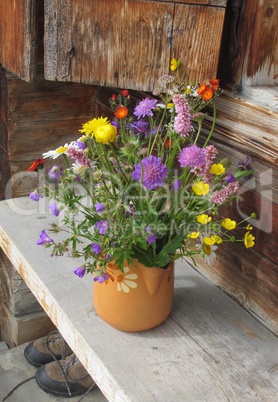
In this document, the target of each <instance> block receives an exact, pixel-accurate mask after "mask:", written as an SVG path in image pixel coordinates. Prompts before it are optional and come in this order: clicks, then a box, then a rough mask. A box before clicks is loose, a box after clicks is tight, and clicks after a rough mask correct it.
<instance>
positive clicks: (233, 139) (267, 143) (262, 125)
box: [215, 92, 278, 165]
mask: <svg viewBox="0 0 278 402" xmlns="http://www.w3.org/2000/svg"><path fill="white" fill-rule="evenodd" d="M216 105H217V127H216V130H215V133H216V135H217V136H218V137H219V138H220V139H221V140H222V141H225V142H226V144H228V145H230V144H231V145H232V144H236V145H237V146H238V148H239V149H241V151H242V153H246V155H249V156H251V157H252V156H254V157H255V158H256V157H257V155H259V157H260V160H261V161H262V162H266V163H270V164H272V165H276V164H277V161H278V159H277V158H278V155H277V149H278V138H277V123H278V114H277V112H275V111H272V110H268V108H267V106H265V107H262V106H258V105H256V104H254V103H252V102H251V101H249V102H248V99H247V98H244V97H242V96H239V97H237V95H231V94H229V93H228V92H226V93H225V94H224V95H222V96H220V97H219V98H218V99H217V100H216Z"/></svg>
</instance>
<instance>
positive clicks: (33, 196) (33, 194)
mask: <svg viewBox="0 0 278 402" xmlns="http://www.w3.org/2000/svg"><path fill="white" fill-rule="evenodd" d="M43 197H44V195H43V194H40V193H36V192H35V191H32V192H31V193H30V198H31V200H33V201H39V199H40V198H43Z"/></svg>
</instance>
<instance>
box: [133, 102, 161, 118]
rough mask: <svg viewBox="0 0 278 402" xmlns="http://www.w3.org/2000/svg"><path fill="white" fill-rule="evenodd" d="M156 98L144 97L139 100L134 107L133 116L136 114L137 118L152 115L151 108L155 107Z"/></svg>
mask: <svg viewBox="0 0 278 402" xmlns="http://www.w3.org/2000/svg"><path fill="white" fill-rule="evenodd" d="M156 105H157V100H156V99H151V98H146V99H143V100H141V101H140V102H139V103H138V104H137V106H136V107H135V109H134V112H133V114H134V116H137V117H138V119H140V118H141V117H145V116H153V112H152V111H153V110H154V109H155V108H156Z"/></svg>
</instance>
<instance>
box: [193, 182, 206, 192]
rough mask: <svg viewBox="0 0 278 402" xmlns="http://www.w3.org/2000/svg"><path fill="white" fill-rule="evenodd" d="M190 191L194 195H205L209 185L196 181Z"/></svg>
mask: <svg viewBox="0 0 278 402" xmlns="http://www.w3.org/2000/svg"><path fill="white" fill-rule="evenodd" d="M192 190H193V191H194V193H195V194H196V195H205V194H207V193H208V192H209V185H208V184H207V183H202V182H201V181H197V183H194V184H193V186H192Z"/></svg>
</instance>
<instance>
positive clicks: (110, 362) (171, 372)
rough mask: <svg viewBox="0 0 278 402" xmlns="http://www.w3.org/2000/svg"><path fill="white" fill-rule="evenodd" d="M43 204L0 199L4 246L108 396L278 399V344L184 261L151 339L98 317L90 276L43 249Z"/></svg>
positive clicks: (116, 398)
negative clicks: (171, 297)
mask: <svg viewBox="0 0 278 402" xmlns="http://www.w3.org/2000/svg"><path fill="white" fill-rule="evenodd" d="M36 208H38V204H35V207H34V204H31V201H30V200H28V199H26V198H23V199H16V200H9V201H5V202H3V201H2V202H1V203H0V216H1V228H0V232H1V233H0V234H1V236H0V245H1V247H3V249H4V251H5V252H6V253H7V255H8V256H9V258H10V259H11V260H12V262H13V264H14V265H15V267H16V269H17V270H18V272H19V273H20V274H21V275H22V277H23V278H24V280H25V281H26V283H27V285H28V286H29V287H30V288H31V289H32V291H33V292H34V294H35V295H36V297H37V298H38V300H39V301H40V303H41V304H42V306H43V307H44V309H45V310H46V311H47V313H48V315H49V316H50V317H51V319H52V320H53V322H54V323H55V325H57V326H58V329H59V330H60V331H61V333H62V335H63V336H64V338H65V339H66V341H67V342H68V343H69V345H70V346H71V348H72V349H73V350H74V351H75V353H76V354H77V356H78V357H79V358H80V360H81V362H82V363H83V364H84V366H85V367H86V369H87V370H88V371H89V373H90V374H91V375H92V377H93V378H94V379H95V381H96V382H97V384H98V385H99V387H100V389H101V391H102V392H103V393H104V395H105V396H106V397H107V398H108V400H110V401H113V402H115V401H117V402H120V401H121V402H123V401H132V402H137V401H139V400H140V401H141V400H142V401H148V402H151V401H165V402H166V401H177V402H182V401H183V402H185V401H187V402H191V401H193V400H196V401H200V402H205V401H206V402H207V401H223V402H224V401H230V402H238V401H239V400H244V401H246V402H254V401H258V402H259V401H270V402H272V401H273V402H274V401H275V400H276V397H277V391H278V371H277V357H276V355H275V353H273V351H275V350H276V348H277V345H278V339H277V337H275V336H274V335H273V334H271V332H269V331H268V330H267V329H266V328H264V327H263V326H262V325H260V324H259V323H258V322H257V321H256V320H255V319H253V318H252V317H251V316H250V315H249V314H248V313H247V312H246V311H245V310H243V309H241V308H240V307H239V306H238V304H237V303H236V302H234V301H233V300H231V299H230V298H229V297H228V296H226V295H225V294H224V293H223V292H221V291H220V290H219V289H217V287H215V286H214V285H213V284H212V283H210V282H208V281H207V280H205V279H204V278H203V277H202V276H201V275H199V274H197V273H196V272H195V271H194V270H193V269H192V268H191V267H190V266H188V265H186V264H185V263H178V264H177V268H176V276H175V283H176V284H175V301H174V307H173V311H172V313H171V316H170V317H169V319H168V320H167V321H166V322H165V323H164V324H162V325H161V326H159V327H157V328H155V329H153V330H150V331H146V332H143V333H135V334H128V333H123V332H120V331H117V330H114V329H113V328H111V327H110V326H108V325H107V324H105V323H104V322H102V320H101V319H99V318H98V317H97V316H96V314H95V313H94V310H93V308H92V301H91V282H92V279H91V277H90V276H89V277H85V278H83V279H82V280H80V279H79V278H77V277H75V276H74V275H73V274H72V272H71V271H72V269H73V268H74V267H75V263H74V261H72V260H71V259H63V263H62V264H61V258H50V257H49V250H47V249H41V248H38V247H37V246H36V245H35V242H36V240H37V237H38V233H39V232H40V230H41V229H42V228H46V227H47V222H48V216H47V214H44V213H38V210H36ZM51 220H52V218H51ZM19 224H20V228H21V231H18V229H17V228H18V225H19ZM24 233H28V236H25V235H24ZM72 294H74V295H75V297H72ZM119 356H120V359H121V364H119ZM134 362H136V364H134ZM250 373H252V375H250Z"/></svg>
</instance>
